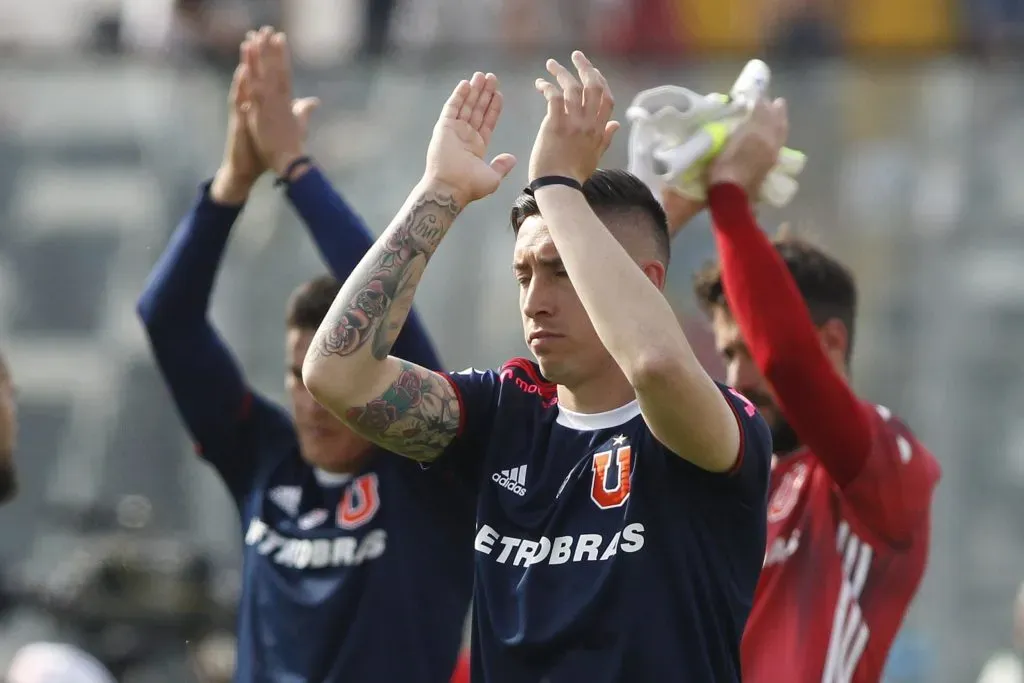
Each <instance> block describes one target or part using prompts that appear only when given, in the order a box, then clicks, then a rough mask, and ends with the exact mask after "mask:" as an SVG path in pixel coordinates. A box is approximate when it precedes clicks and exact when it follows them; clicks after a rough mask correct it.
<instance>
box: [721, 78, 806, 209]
mask: <svg viewBox="0 0 1024 683" xmlns="http://www.w3.org/2000/svg"><path fill="white" fill-rule="evenodd" d="M788 135H789V115H788V114H787V112H786V102H785V100H783V99H781V98H780V99H777V100H775V101H774V102H769V101H768V100H766V99H763V98H762V99H761V100H759V101H758V103H757V104H756V105H755V106H754V111H753V113H751V115H750V118H749V119H747V121H746V122H744V123H743V124H742V125H741V126H740V127H739V128H737V129H736V131H735V132H733V134H732V135H731V136H730V137H729V141H728V142H726V143H725V147H723V148H722V151H721V152H719V153H718V156H717V157H716V158H715V160H714V161H713V162H712V163H711V166H710V167H709V168H708V185H714V184H715V183H735V184H736V185H739V186H741V187H743V188H745V189H746V191H747V194H748V195H749V196H750V197H756V196H757V195H758V194H759V192H760V190H761V186H762V185H763V184H764V180H765V178H767V177H768V174H769V173H770V172H771V170H772V168H774V167H775V164H776V163H777V162H778V160H779V152H780V151H781V150H782V147H783V145H785V144H786V137H787V136H788Z"/></svg>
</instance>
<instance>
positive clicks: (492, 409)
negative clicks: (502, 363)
mask: <svg viewBox="0 0 1024 683" xmlns="http://www.w3.org/2000/svg"><path fill="white" fill-rule="evenodd" d="M443 376H444V377H445V379H447V380H448V381H449V382H450V383H451V385H452V387H453V388H454V389H455V395H456V397H457V398H458V401H459V431H458V435H457V436H456V437H455V440H454V441H452V442H451V444H449V446H448V448H446V449H445V452H444V453H443V454H442V455H441V457H440V458H439V459H438V463H444V464H445V465H446V466H448V467H453V468H456V469H458V470H459V471H462V472H464V473H466V474H469V475H471V478H472V479H473V480H474V481H476V479H477V476H476V475H478V474H479V470H480V464H481V463H482V462H483V457H484V454H485V453H486V452H487V444H488V442H489V440H490V438H491V434H492V432H493V430H494V418H495V415H496V414H497V411H498V398H499V394H500V391H501V377H500V375H499V373H497V372H495V371H494V370H477V369H475V368H468V369H466V370H462V371H461V372H448V373H443Z"/></svg>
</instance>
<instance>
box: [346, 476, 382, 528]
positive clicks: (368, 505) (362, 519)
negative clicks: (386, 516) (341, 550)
mask: <svg viewBox="0 0 1024 683" xmlns="http://www.w3.org/2000/svg"><path fill="white" fill-rule="evenodd" d="M379 509H380V490H379V486H378V482H377V475H376V474H364V475H362V476H361V477H358V478H356V480H355V481H353V482H352V484H351V485H350V486H349V487H348V488H347V489H345V495H344V496H342V498H341V502H340V503H338V526H339V527H341V528H342V529H356V528H358V527H361V526H363V525H364V524H366V523H367V522H369V521H370V520H371V519H373V516H374V515H376V514H377V510H379Z"/></svg>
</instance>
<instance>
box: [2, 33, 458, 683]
mask: <svg viewBox="0 0 1024 683" xmlns="http://www.w3.org/2000/svg"><path fill="white" fill-rule="evenodd" d="M291 78H292V77H291V63H290V58H289V55H288V49H287V41H286V39H285V37H284V35H283V34H281V33H276V32H274V31H273V30H272V29H270V28H265V29H262V30H260V31H257V32H253V33H251V34H250V35H249V37H248V38H247V40H246V41H245V43H244V44H243V45H242V47H241V54H240V64H239V67H238V69H237V70H236V72H235V76H234V79H233V83H232V88H231V95H230V97H231V100H230V104H231V108H230V113H229V121H228V133H227V142H226V144H225V152H224V158H223V161H222V163H221V167H220V169H218V171H217V173H216V176H215V178H214V179H213V180H212V181H211V182H207V183H204V184H203V185H202V186H201V188H200V191H199V196H198V198H197V200H196V203H195V205H194V206H193V208H192V210H191V211H190V212H189V213H188V214H187V215H186V216H185V218H184V219H183V220H182V222H181V225H180V226H179V227H178V229H177V230H176V232H175V234H174V236H173V238H172V239H171V243H170V244H169V245H168V247H167V249H166V251H165V252H164V254H163V255H162V256H161V257H160V260H159V261H158V263H157V264H156V265H155V266H154V269H153V273H152V275H151V276H150V278H149V281H148V282H147V283H146V288H145V291H144V292H143V293H142V295H141V297H140V298H139V303H138V311H139V315H140V317H141V319H142V322H143V325H144V326H145V330H146V333H147V335H148V337H149V339H150V342H151V345H152V348H153V354H154V356H155V358H156V362H157V365H158V366H159V369H160V371H161V373H162V375H163V378H164V380H165V382H166V383H167V385H168V388H169V389H170V392H171V395H172V397H173V399H174V403H175V405H176V407H177V408H178V411H179V413H180V414H181V417H182V420H183V422H184V424H185V426H186V428H187V429H188V432H189V434H190V436H191V437H192V438H193V440H194V441H195V443H196V450H197V451H198V452H199V453H201V455H202V457H203V459H204V460H206V461H207V462H208V463H209V464H210V465H212V466H213V467H214V468H215V469H216V471H217V473H218V475H220V478H221V479H222V480H223V481H224V483H225V484H226V488H227V489H228V491H229V492H230V494H231V496H232V498H233V499H234V502H235V504H236V506H237V509H238V511H239V514H240V517H241V522H242V530H241V535H242V537H243V539H244V540H243V555H242V567H243V569H242V573H241V575H242V586H241V597H240V601H239V617H238V630H237V642H238V652H237V666H236V671H235V676H234V680H235V681H236V683H269V682H271V681H273V682H279V681H283V680H291V681H299V680H301V681H318V682H321V683H345V682H347V681H361V682H364V681H365V682H366V683H376V682H382V683H385V682H386V683H390V682H392V681H403V682H405V683H447V682H448V681H449V680H450V679H451V680H458V679H452V678H451V677H452V672H453V669H454V668H455V664H456V658H457V656H458V653H459V649H460V646H461V642H462V636H463V625H464V622H465V616H466V611H467V610H468V608H469V597H470V591H471V585H472V579H473V577H472V567H471V565H470V562H471V554H470V553H471V550H470V548H471V543H472V538H473V525H472V518H471V516H470V515H471V512H470V511H471V510H472V500H471V498H470V497H469V496H468V495H465V493H464V491H463V489H464V487H463V486H461V485H460V483H459V482H456V481H452V480H451V479H450V478H446V477H443V476H438V474H439V473H425V472H423V471H422V470H421V469H420V467H419V466H418V465H417V464H416V463H412V462H409V461H407V460H404V459H402V458H397V457H394V456H391V455H389V454H387V453H383V452H381V450H380V449H379V448H375V447H374V446H373V445H372V444H371V443H369V442H368V441H367V440H366V439H364V438H363V437H362V436H361V435H360V434H358V433H356V432H354V431H352V430H350V429H348V428H346V427H345V425H343V424H341V423H340V422H339V421H338V420H336V419H335V418H334V417H333V416H332V415H331V414H330V413H328V412H327V411H326V410H324V409H323V407H321V406H320V405H319V404H317V403H316V401H314V400H313V398H312V396H311V395H310V394H309V392H308V391H307V390H306V388H305V387H304V386H303V384H302V376H301V373H302V367H301V366H302V360H303V358H304V357H305V355H306V351H307V349H308V347H309V344H310V341H311V340H312V338H313V335H314V332H315V331H316V328H317V326H318V325H319V324H320V321H321V320H322V319H323V317H324V315H325V314H326V313H327V309H328V307H329V306H330V304H331V302H332V300H333V297H334V295H335V294H336V293H337V291H338V288H339V286H340V284H339V282H338V280H336V279H334V278H333V277H330V276H327V275H321V276H319V277H316V278H314V279H312V280H310V281H309V282H307V283H305V284H304V285H302V286H301V287H299V288H298V289H297V290H296V292H295V293H294V294H293V296H292V298H291V300H290V301H289V304H288V309H287V311H286V313H285V315H284V316H282V317H283V318H284V320H285V322H286V335H285V339H284V348H285V354H284V355H285V358H284V361H285V363H284V367H283V369H284V370H285V372H284V386H285V389H286V392H287V393H286V395H287V396H288V399H289V404H288V408H289V409H290V410H288V411H286V410H284V409H283V408H282V407H279V406H278V405H276V404H275V403H273V402H272V401H270V400H269V399H268V398H266V397H264V396H263V395H262V394H260V393H259V392H257V391H255V390H254V389H253V388H252V386H251V385H250V384H249V382H248V381H247V379H246V377H245V375H244V373H243V370H242V368H241V367H240V366H239V364H238V363H237V361H236V360H235V358H234V357H233V355H232V354H231V352H230V350H229V349H228V348H227V347H226V346H225V344H224V342H223V341H222V339H221V338H220V336H219V335H218V334H217V332H216V331H215V329H214V327H213V325H212V323H211V321H210V319H209V313H208V308H209V304H210V300H211V296H212V290H213V286H214V281H215V278H216V275H217V269H218V266H219V264H220V262H221V259H222V256H223V254H224V250H225V249H226V247H227V242H228V237H229V235H230V233H231V230H232V226H233V223H234V222H235V221H236V219H237V218H238V217H239V215H240V214H241V212H242V209H243V205H244V203H245V200H246V198H247V197H248V195H249V192H250V190H251V189H252V186H253V184H254V183H255V182H256V180H257V179H258V178H259V177H260V176H261V175H262V174H263V173H264V172H265V171H267V170H270V171H272V172H274V173H275V174H276V175H277V176H278V183H277V184H278V185H279V186H283V189H284V194H285V196H286V197H287V198H288V200H289V202H290V203H291V204H292V205H293V206H294V208H295V210H296V211H297V212H298V213H299V215H300V216H301V217H302V219H303V221H304V222H305V223H306V224H307V226H308V228H309V232H310V234H311V236H312V237H313V239H314V241H315V242H316V244H317V246H318V247H319V250H320V253H321V255H322V256H323V259H324V261H325V262H326V264H327V266H328V267H329V269H330V270H331V271H332V272H333V274H334V275H335V276H337V278H339V279H344V278H345V277H346V276H347V275H348V274H349V273H351V272H352V269H353V268H354V267H355V266H356V264H357V263H358V262H359V259H360V257H361V256H362V255H363V254H364V253H365V252H366V250H367V249H368V248H369V247H370V245H371V244H372V237H371V236H370V233H369V232H368V231H367V229H366V227H365V226H364V225H363V223H362V221H361V220H360V219H359V217H358V216H356V214H355V213H354V212H353V210H352V209H351V208H350V207H349V206H348V204H347V203H346V202H345V201H344V200H343V199H342V198H341V196H339V195H338V193H337V192H336V191H335V190H334V188H332V187H331V185H330V183H329V182H328V181H327V179H326V177H325V176H324V175H323V174H322V173H321V172H320V170H319V169H318V168H317V167H316V165H315V164H314V163H313V162H312V160H310V159H309V157H307V156H306V155H305V147H304V144H305V135H306V125H307V120H308V116H309V114H310V113H311V111H312V110H313V108H314V107H315V104H316V101H315V100H312V99H301V100H293V99H292V88H291ZM395 353H396V354H398V355H399V356H401V357H403V358H408V359H410V360H412V361H415V362H418V363H421V364H422V365H424V366H426V367H435V368H436V367H438V366H439V364H440V362H439V361H438V359H437V355H436V353H435V351H434V349H433V347H432V345H431V343H430V340H429V339H428V338H427V335H426V332H425V331H424V329H423V326H422V325H421V323H420V322H419V320H418V318H417V316H416V315H415V314H414V313H410V314H409V321H408V323H407V324H406V326H405V329H404V332H403V333H402V335H401V336H400V337H399V338H398V339H397V341H396V342H395ZM0 445H2V444H0ZM0 460H2V454H0ZM409 558H417V559H418V562H417V563H416V564H415V566H412V565H411V563H410V561H409ZM396 653H398V655H396Z"/></svg>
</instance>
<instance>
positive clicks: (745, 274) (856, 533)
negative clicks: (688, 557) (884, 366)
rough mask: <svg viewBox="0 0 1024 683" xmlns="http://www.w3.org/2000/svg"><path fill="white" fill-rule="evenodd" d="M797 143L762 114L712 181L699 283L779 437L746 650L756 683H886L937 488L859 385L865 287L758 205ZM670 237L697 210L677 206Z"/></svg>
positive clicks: (920, 452)
mask: <svg viewBox="0 0 1024 683" xmlns="http://www.w3.org/2000/svg"><path fill="white" fill-rule="evenodd" d="M786 133H787V116H786V107H785V104H784V103H783V102H782V101H775V102H771V103H769V102H768V101H761V102H759V103H758V104H757V106H756V108H755V109H754V111H753V114H752V116H751V118H750V119H749V121H748V122H747V123H746V124H744V125H743V126H741V127H740V128H739V129H737V131H736V132H735V133H734V134H733V136H732V138H731V139H730V140H729V142H728V143H727V144H726V145H725V147H724V148H723V150H722V152H721V153H720V154H719V156H718V158H717V159H716V161H715V162H714V163H713V164H712V165H711V167H710V169H709V174H708V183H709V191H708V203H709V207H710V210H711V215H712V219H713V224H714V237H715V241H716V243H717V245H718V251H719V254H720V256H721V263H720V264H712V265H711V266H709V267H708V268H707V269H706V270H704V271H703V272H701V273H699V274H698V276H697V278H696V293H697V298H698V300H699V301H700V302H701V304H702V305H703V307H704V308H705V310H706V311H707V313H708V314H709V315H710V316H711V320H712V323H713V327H714V334H715V340H716V344H717V346H718V349H719V351H720V352H721V354H722V358H723V360H724V362H725V366H726V370H727V375H728V377H727V379H728V382H729V384H730V385H731V386H733V387H735V388H736V389H738V390H739V391H741V392H743V393H744V395H746V396H747V397H749V398H750V399H751V400H752V401H753V402H754V403H755V404H756V405H757V407H758V409H760V410H761V411H762V413H763V414H764V416H765V419H766V420H767V421H768V424H769V425H770V426H771V430H772V436H773V441H774V445H775V452H776V454H777V456H778V458H777V461H776V463H775V465H774V466H773V467H772V475H771V494H770V499H769V506H768V548H767V552H766V554H765V558H764V570H763V572H762V575H761V579H760V582H759V583H758V586H757V593H756V595H755V599H754V607H753V611H752V613H751V616H750V622H749V623H748V625H747V630H746V633H745V634H744V638H743V648H742V661H743V680H744V681H747V682H748V683H777V682H778V681H786V682H787V683H819V682H823V683H851V682H852V683H875V682H877V681H879V680H880V679H881V676H882V670H883V667H884V665H885V661H886V659H887V657H888V653H889V649H890V647H891V645H892V642H893V639H894V637H895V635H896V633H897V631H898V630H899V626H900V624H901V623H902V620H903V617H904V615H905V614H906V611H907V608H908V606H909V604H910V601H911V599H912V598H913V596H914V594H915V592H916V591H917V587H918V585H919V584H920V582H921V578H922V576H923V574H924V570H925V566H926V564H927V559H928V545H929V529H930V506H931V500H932V493H933V491H934V488H935V485H936V483H937V481H938V479H939V466H938V463H937V462H936V460H935V458H934V457H932V455H931V453H929V452H928V450H927V449H926V448H925V447H924V446H922V445H921V443H920V442H919V441H918V440H917V439H916V438H915V437H914V435H913V434H912V433H911V431H910V430H909V429H908V428H907V426H906V425H904V424H903V423H902V422H901V421H900V420H899V419H898V418H896V417H895V416H894V415H893V414H892V412H891V411H890V410H889V409H887V408H885V407H883V406H879V405H875V404H872V403H869V402H867V401H863V400H861V399H860V398H858V397H857V396H856V395H855V394H854V393H853V391H852V390H851V389H850V386H849V384H848V383H847V376H848V374H849V362H850V356H851V352H852V349H853V337H854V318H855V314H856V302H857V293H856V286H855V283H854V279H853V275H852V274H851V273H850V272H849V271H848V270H847V269H846V268H845V267H843V266H842V265H841V264H840V263H838V262H837V261H836V260H835V259H833V258H832V257H830V256H829V255H827V254H825V253H824V252H822V251H821V250H820V249H818V248H817V247H815V246H814V245H812V244H810V243H808V242H806V241H803V240H800V239H797V238H793V237H783V238H781V239H779V240H777V241H776V242H775V243H774V244H773V243H772V242H771V241H770V240H769V239H768V237H767V236H766V235H765V234H764V233H763V232H761V230H760V229H759V228H758V225H757V222H756V219H755V218H754V214H753V212H752V210H751V202H750V200H749V197H752V196H756V194H755V193H756V191H757V188H759V187H760V182H761V180H763V175H762V173H763V172H764V171H765V170H766V169H768V168H770V167H771V166H773V165H774V164H775V162H776V160H777V156H778V149H779V146H780V145H781V144H782V143H783V142H784V140H785V137H786ZM665 200H666V208H667V209H668V210H669V213H670V215H672V216H673V220H672V223H673V225H672V227H673V229H675V230H677V229H679V228H681V227H682V225H683V224H684V223H685V222H686V220H687V218H688V217H689V216H690V215H692V213H693V212H694V211H696V210H699V209H700V208H702V207H700V206H697V205H695V204H693V203H692V202H689V201H688V200H685V199H683V198H681V197H679V196H677V195H671V194H670V195H667V196H666V197H665Z"/></svg>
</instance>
